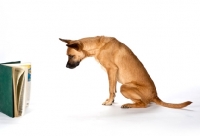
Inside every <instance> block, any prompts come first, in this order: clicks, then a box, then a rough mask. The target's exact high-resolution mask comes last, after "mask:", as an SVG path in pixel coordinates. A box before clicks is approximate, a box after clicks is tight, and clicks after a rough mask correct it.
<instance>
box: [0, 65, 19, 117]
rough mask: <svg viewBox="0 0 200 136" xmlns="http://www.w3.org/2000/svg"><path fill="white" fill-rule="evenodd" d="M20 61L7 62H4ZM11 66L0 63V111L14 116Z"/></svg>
mask: <svg viewBox="0 0 200 136" xmlns="http://www.w3.org/2000/svg"><path fill="white" fill-rule="evenodd" d="M13 63H20V61H16V62H8V63H4V64H13ZM12 79H13V78H12V67H8V66H5V65H2V64H0V112H2V113H4V114H6V115H8V116H10V117H14V98H13V80H12Z"/></svg>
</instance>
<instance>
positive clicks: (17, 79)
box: [13, 67, 24, 117]
mask: <svg viewBox="0 0 200 136" xmlns="http://www.w3.org/2000/svg"><path fill="white" fill-rule="evenodd" d="M23 74H24V69H21V68H17V67H16V68H13V89H14V93H13V94H14V115H15V117H18V116H20V114H19V106H18V105H19V96H20V93H21V91H22V90H23V83H22V82H23Z"/></svg>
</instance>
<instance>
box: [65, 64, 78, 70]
mask: <svg viewBox="0 0 200 136" xmlns="http://www.w3.org/2000/svg"><path fill="white" fill-rule="evenodd" d="M79 63H80V62H75V63H69V62H68V63H67V65H66V67H67V68H70V69H73V68H75V67H77V66H78V65H79Z"/></svg>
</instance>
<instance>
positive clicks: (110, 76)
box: [103, 68, 118, 105]
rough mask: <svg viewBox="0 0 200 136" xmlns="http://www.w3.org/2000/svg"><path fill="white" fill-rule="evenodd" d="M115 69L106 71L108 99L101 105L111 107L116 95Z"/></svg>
mask: <svg viewBox="0 0 200 136" xmlns="http://www.w3.org/2000/svg"><path fill="white" fill-rule="evenodd" d="M117 70H118V69H117V68H109V69H107V74H108V80H109V98H108V99H107V100H106V101H105V102H104V103H103V105H112V103H113V102H114V98H115V93H116V84H117V79H116V76H117Z"/></svg>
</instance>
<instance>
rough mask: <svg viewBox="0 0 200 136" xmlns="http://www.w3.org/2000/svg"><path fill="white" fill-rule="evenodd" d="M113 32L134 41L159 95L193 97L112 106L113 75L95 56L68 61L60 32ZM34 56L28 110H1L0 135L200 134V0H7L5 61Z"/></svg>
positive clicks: (0, 37)
mask: <svg viewBox="0 0 200 136" xmlns="http://www.w3.org/2000/svg"><path fill="white" fill-rule="evenodd" d="M97 35H105V36H113V37H116V38H117V39H118V40H119V41H121V42H123V43H125V44H126V45H127V46H129V47H130V48H131V49H132V50H133V52H134V53H135V54H136V55H137V56H138V58H139V59H140V60H141V61H142V63H143V64H144V66H145V67H146V69H147V71H148V72H149V74H150V76H151V77H152V79H153V80H154V82H155V84H156V87H157V91H158V95H159V97H160V98H161V99H162V100H164V101H166V102H172V103H179V102H184V101H187V100H190V101H192V102H193V104H192V105H190V106H188V107H186V108H184V109H181V110H177V109H169V108H164V107H161V106H157V105H155V104H152V105H150V107H148V108H145V109H121V108H120V106H121V105H122V104H124V103H128V102H130V101H129V100H127V99H125V98H124V97H122V95H121V94H120V91H119V87H120V84H118V93H117V97H116V100H115V101H116V102H115V104H113V105H112V106H102V105H101V103H102V102H104V100H105V99H106V98H107V96H108V82H107V75H106V72H104V71H103V70H102V68H101V66H100V65H99V64H98V63H97V62H96V61H95V60H94V59H93V58H87V59H85V60H83V62H82V63H81V64H80V66H79V67H77V68H76V69H73V70H71V69H66V67H65V65H66V62H67V56H66V55H65V53H66V49H67V47H66V46H65V44H64V43H62V42H61V41H59V40H58V38H67V39H80V38H83V37H88V36H97ZM15 60H16V61H17V60H21V61H22V62H31V63H32V88H31V104H30V107H29V108H28V109H27V112H26V114H25V116H23V117H20V118H15V119H12V118H9V117H7V116H6V115H4V114H2V113H0V135H2V136H8V135H22V136H24V135H28V136H31V135H33V136H36V135H37V136H40V135H41V136H44V135H45V136H48V135H54V136H55V135H59V136H61V135H65V136H67V135H68V136H76V135H77V136H80V135H85V136H86V135H93V136H96V135H99V136H102V135H104V136H105V135H106V136H107V135H117V134H119V135H150V134H153V135H163V136H164V135H176V136H183V135H187V136H188V135H191V136H194V135H199V133H200V130H199V128H200V100H199V98H200V93H199V91H200V1H199V0H137V1H136V0H129V1H128V0H127V1H125V0H123V1H120V0H115V1H111V0H96V1H95V0H71V1H69V0H34V1H33V0H17V1H14V0H1V1H0V62H8V61H15Z"/></svg>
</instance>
